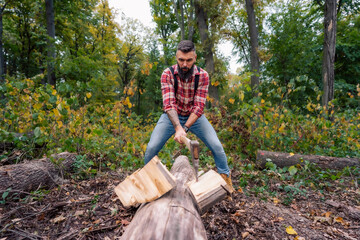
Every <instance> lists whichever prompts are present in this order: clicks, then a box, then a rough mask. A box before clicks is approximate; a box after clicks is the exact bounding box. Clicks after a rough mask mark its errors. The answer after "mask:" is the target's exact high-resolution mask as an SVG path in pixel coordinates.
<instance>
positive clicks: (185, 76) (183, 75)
mask: <svg viewBox="0 0 360 240" xmlns="http://www.w3.org/2000/svg"><path fill="white" fill-rule="evenodd" d="M178 69H179V71H178V72H179V75H180V78H181V79H184V80H185V81H187V80H188V79H189V78H190V77H191V76H192V74H193V72H194V65H192V67H191V68H190V69H189V70H188V71H187V72H184V71H183V69H182V68H181V67H180V66H179V64H178Z"/></svg>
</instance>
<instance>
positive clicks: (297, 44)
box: [264, 1, 322, 86]
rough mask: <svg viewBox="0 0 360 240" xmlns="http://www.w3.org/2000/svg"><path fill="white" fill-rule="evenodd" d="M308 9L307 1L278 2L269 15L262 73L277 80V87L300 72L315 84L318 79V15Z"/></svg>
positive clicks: (319, 28)
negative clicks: (269, 33)
mask: <svg viewBox="0 0 360 240" xmlns="http://www.w3.org/2000/svg"><path fill="white" fill-rule="evenodd" d="M310 8H311V7H310V5H309V3H308V2H300V1H295V2H293V1H291V2H287V3H280V4H278V5H277V9H278V11H276V12H275V13H273V14H271V16H270V17H269V23H268V24H269V27H270V28H271V35H270V36H269V39H268V41H267V43H266V48H267V49H268V54H269V55H271V58H270V59H269V60H268V61H266V62H265V64H264V68H265V69H264V70H265V71H264V73H265V75H266V76H268V77H270V78H276V79H278V84H279V85H280V86H286V85H287V84H288V83H289V82H290V80H291V79H294V78H296V77H297V76H302V75H306V76H308V78H310V79H314V80H316V81H318V82H317V85H319V84H320V82H321V81H320V80H321V75H320V74H321V57H319V56H320V55H321V47H322V38H321V36H319V34H318V32H320V31H321V30H322V25H321V21H320V19H321V18H320V15H319V13H317V12H314V11H309V9H310Z"/></svg>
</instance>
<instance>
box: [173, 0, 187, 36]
mask: <svg viewBox="0 0 360 240" xmlns="http://www.w3.org/2000/svg"><path fill="white" fill-rule="evenodd" d="M172 2H173V5H174V14H175V16H176V20H177V22H178V24H179V27H180V34H181V40H184V39H185V24H184V7H183V4H184V2H183V1H181V0H179V1H177V0H172ZM178 3H179V8H180V14H181V15H180V16H179V12H178V8H177V6H178Z"/></svg>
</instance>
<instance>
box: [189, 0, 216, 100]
mask: <svg viewBox="0 0 360 240" xmlns="http://www.w3.org/2000/svg"><path fill="white" fill-rule="evenodd" d="M195 14H196V17H197V26H198V30H199V33H200V39H201V42H202V44H203V47H204V54H205V64H206V71H207V72H208V73H209V76H210V77H211V76H212V75H213V74H214V72H215V64H214V53H213V48H214V42H213V40H212V39H211V37H210V35H209V27H208V15H207V13H206V11H205V9H204V6H203V5H201V2H200V1H199V0H195ZM209 96H210V97H211V98H213V99H214V100H215V105H216V104H217V103H216V102H217V101H218V100H219V89H218V87H217V86H214V85H212V84H210V86H209Z"/></svg>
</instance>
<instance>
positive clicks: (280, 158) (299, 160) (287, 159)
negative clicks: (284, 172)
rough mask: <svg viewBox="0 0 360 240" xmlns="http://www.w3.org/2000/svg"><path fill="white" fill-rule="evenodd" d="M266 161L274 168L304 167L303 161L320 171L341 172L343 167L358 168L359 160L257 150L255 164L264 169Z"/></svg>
mask: <svg viewBox="0 0 360 240" xmlns="http://www.w3.org/2000/svg"><path fill="white" fill-rule="evenodd" d="M267 159H270V160H271V161H272V162H273V163H275V164H276V166H278V167H280V168H282V167H288V166H293V165H296V164H300V165H305V161H309V162H310V163H315V164H316V165H317V166H318V167H320V168H322V169H327V168H329V169H336V170H342V169H344V167H354V166H360V159H358V158H337V157H327V156H320V155H301V154H290V153H282V152H269V151H262V150H259V151H258V152H257V155H256V160H257V163H258V164H259V166H260V167H262V168H265V164H266V162H267Z"/></svg>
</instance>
